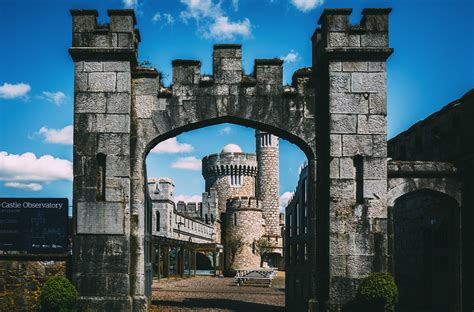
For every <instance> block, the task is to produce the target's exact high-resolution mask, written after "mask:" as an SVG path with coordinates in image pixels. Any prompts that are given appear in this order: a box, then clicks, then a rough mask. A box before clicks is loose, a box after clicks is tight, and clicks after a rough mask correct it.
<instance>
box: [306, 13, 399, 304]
mask: <svg viewBox="0 0 474 312" xmlns="http://www.w3.org/2000/svg"><path fill="white" fill-rule="evenodd" d="M351 11H352V10H350V9H326V10H324V12H323V14H322V15H321V18H320V19H319V24H320V28H318V29H317V30H316V33H315V35H314V36H313V71H314V72H315V78H316V79H315V81H319V85H318V86H317V89H318V92H319V94H320V97H319V99H318V100H317V103H316V116H317V121H316V124H317V137H318V140H317V147H316V150H317V153H318V157H317V158H318V162H317V166H318V167H317V171H316V172H317V189H318V191H317V196H316V200H317V207H318V209H317V211H318V212H317V213H318V215H317V220H319V221H317V222H318V224H317V225H316V231H317V234H316V236H317V239H318V244H317V250H316V253H317V260H316V261H317V264H318V267H319V268H320V271H319V272H318V279H319V281H318V285H317V290H318V299H319V301H320V303H322V307H323V311H340V309H341V308H343V307H344V306H345V305H346V304H347V303H348V302H349V301H350V300H352V299H353V298H354V295H355V293H356V291H357V287H358V285H359V284H360V281H361V279H362V278H363V277H365V276H367V275H368V274H369V273H370V272H375V271H385V270H387V269H388V268H387V233H386V232H387V204H386V193H387V143H386V128H387V123H386V73H385V61H386V59H387V58H388V57H389V56H390V54H391V53H392V49H391V48H388V14H389V12H390V9H365V10H363V12H362V14H363V18H362V20H361V23H360V25H358V26H351V25H349V15H350V13H351ZM349 310H350V308H349Z"/></svg>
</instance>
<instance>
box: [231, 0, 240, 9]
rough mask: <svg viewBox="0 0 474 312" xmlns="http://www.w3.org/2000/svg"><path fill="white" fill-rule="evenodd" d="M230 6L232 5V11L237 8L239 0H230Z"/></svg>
mask: <svg viewBox="0 0 474 312" xmlns="http://www.w3.org/2000/svg"><path fill="white" fill-rule="evenodd" d="M232 6H233V7H234V11H237V10H239V0H232Z"/></svg>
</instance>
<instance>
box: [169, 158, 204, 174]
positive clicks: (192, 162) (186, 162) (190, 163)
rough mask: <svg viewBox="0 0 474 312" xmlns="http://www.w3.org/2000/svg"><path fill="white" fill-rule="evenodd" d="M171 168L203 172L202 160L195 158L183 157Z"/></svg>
mask: <svg viewBox="0 0 474 312" xmlns="http://www.w3.org/2000/svg"><path fill="white" fill-rule="evenodd" d="M171 168H175V169H184V170H195V171H199V170H201V160H199V159H197V158H196V157H194V156H189V157H181V158H178V159H177V160H176V161H175V162H173V163H172V164H171Z"/></svg>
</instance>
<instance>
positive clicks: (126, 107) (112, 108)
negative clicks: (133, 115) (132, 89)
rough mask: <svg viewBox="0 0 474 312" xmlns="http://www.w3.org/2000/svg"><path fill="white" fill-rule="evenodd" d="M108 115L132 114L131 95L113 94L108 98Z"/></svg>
mask: <svg viewBox="0 0 474 312" xmlns="http://www.w3.org/2000/svg"><path fill="white" fill-rule="evenodd" d="M107 113H111V114H130V94H128V93H112V94H110V95H109V97H108V98H107Z"/></svg>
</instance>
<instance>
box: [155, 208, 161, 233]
mask: <svg viewBox="0 0 474 312" xmlns="http://www.w3.org/2000/svg"><path fill="white" fill-rule="evenodd" d="M160 221H161V220H160V212H159V211H157V212H156V231H160Z"/></svg>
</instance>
